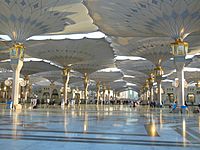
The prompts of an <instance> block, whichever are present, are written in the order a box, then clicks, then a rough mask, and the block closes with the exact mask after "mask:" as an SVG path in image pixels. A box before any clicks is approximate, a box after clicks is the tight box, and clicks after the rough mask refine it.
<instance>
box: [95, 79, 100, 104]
mask: <svg viewBox="0 0 200 150" xmlns="http://www.w3.org/2000/svg"><path fill="white" fill-rule="evenodd" d="M96 89H97V91H96V93H97V105H98V104H99V100H100V82H99V81H97V83H96Z"/></svg>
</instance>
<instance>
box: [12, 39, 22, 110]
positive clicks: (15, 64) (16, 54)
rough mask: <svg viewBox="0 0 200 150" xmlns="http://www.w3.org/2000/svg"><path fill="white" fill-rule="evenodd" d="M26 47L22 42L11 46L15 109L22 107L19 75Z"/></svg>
mask: <svg viewBox="0 0 200 150" xmlns="http://www.w3.org/2000/svg"><path fill="white" fill-rule="evenodd" d="M24 51H25V47H24V46H23V44H21V43H16V44H14V45H13V47H11V48H10V59H11V61H10V64H11V67H12V70H13V84H12V85H13V87H12V100H13V104H14V107H15V109H21V105H19V104H18V103H19V99H18V98H19V77H20V71H21V69H22V66H23V59H24Z"/></svg>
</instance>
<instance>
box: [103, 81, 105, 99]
mask: <svg viewBox="0 0 200 150" xmlns="http://www.w3.org/2000/svg"><path fill="white" fill-rule="evenodd" d="M105 93H106V85H105V83H104V84H103V101H104V102H105V97H106V95H105Z"/></svg>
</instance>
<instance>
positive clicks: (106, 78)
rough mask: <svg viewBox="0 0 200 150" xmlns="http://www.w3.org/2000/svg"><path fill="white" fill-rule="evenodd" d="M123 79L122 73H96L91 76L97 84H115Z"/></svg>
mask: <svg viewBox="0 0 200 150" xmlns="http://www.w3.org/2000/svg"><path fill="white" fill-rule="evenodd" d="M122 77H123V74H122V72H120V71H118V72H94V73H92V74H91V75H90V79H92V80H95V81H96V82H98V81H100V82H103V83H107V82H113V81H115V80H118V79H120V78H122Z"/></svg>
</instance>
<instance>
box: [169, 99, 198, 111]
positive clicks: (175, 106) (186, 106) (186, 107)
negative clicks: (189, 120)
mask: <svg viewBox="0 0 200 150" xmlns="http://www.w3.org/2000/svg"><path fill="white" fill-rule="evenodd" d="M181 107H182V108H183V109H184V110H185V111H186V112H187V113H188V112H189V107H188V104H187V102H186V101H185V106H181ZM170 108H171V110H170V112H171V113H172V112H175V111H176V110H177V101H174V103H173V104H172V105H171V106H170ZM181 112H182V109H181ZM193 113H200V103H199V104H198V107H195V108H194V109H193Z"/></svg>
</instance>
